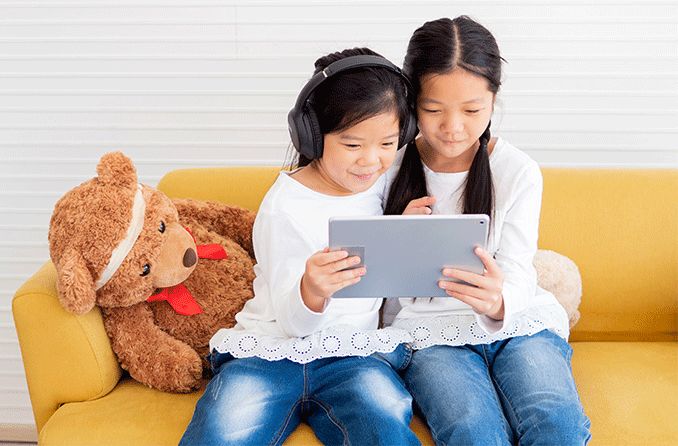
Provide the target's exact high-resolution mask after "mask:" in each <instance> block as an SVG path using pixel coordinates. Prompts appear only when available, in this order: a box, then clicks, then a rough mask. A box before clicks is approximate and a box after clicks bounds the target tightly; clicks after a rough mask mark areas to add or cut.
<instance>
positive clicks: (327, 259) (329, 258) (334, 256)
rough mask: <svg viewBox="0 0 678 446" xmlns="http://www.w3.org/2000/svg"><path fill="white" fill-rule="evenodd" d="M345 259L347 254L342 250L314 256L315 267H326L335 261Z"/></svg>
mask: <svg viewBox="0 0 678 446" xmlns="http://www.w3.org/2000/svg"><path fill="white" fill-rule="evenodd" d="M346 257H348V252H346V251H343V250H339V251H328V252H321V253H319V254H317V256H316V265H318V266H326V265H329V264H330V263H333V262H336V261H337V260H341V259H345V258H346Z"/></svg>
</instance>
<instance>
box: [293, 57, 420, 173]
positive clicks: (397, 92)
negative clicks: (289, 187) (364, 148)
mask: <svg viewBox="0 0 678 446" xmlns="http://www.w3.org/2000/svg"><path fill="white" fill-rule="evenodd" d="M360 55H370V56H379V57H383V56H381V55H380V54H377V53H375V52H374V51H372V50H370V49H369V48H352V49H346V50H344V51H339V52H336V53H331V54H328V55H327V56H324V57H321V58H320V59H318V60H316V61H315V71H314V72H313V74H314V75H315V74H317V73H320V72H321V71H322V70H324V69H325V68H327V67H328V66H329V65H330V64H331V63H333V62H336V61H338V60H341V59H344V58H346V57H350V56H360ZM408 93H409V92H408V91H407V86H406V84H405V81H404V80H403V79H402V78H401V76H399V75H398V74H396V73H395V72H393V71H391V70H389V69H387V68H381V67H359V68H356V69H353V70H348V71H346V72H342V73H338V74H336V75H334V76H331V77H330V78H328V79H327V80H326V81H324V82H323V83H322V84H320V85H319V86H318V87H317V88H316V89H315V90H314V91H313V93H312V94H311V96H310V98H309V102H310V103H311V106H312V107H313V111H314V112H315V114H316V116H317V118H318V123H319V124H320V132H321V133H322V134H323V135H325V134H327V133H336V132H341V131H343V130H346V129H347V128H349V127H352V126H354V125H355V124H358V123H359V122H361V121H364V120H365V119H369V118H372V117H374V116H377V115H379V114H382V113H388V112H394V113H395V114H397V115H398V119H399V127H400V130H401V131H402V128H403V125H405V123H406V122H407V119H408V116H409V113H410V108H409V107H410V106H409V104H408V102H407V101H408ZM409 94H410V95H411V93H409ZM410 97H412V96H410ZM292 150H294V149H292ZM290 158H291V160H290V161H289V162H286V163H285V164H286V165H287V166H288V168H290V169H291V168H294V167H295V166H296V167H302V166H306V165H308V164H310V162H311V161H312V160H310V159H308V158H306V157H305V156H303V155H300V154H298V153H296V150H294V153H293V154H292V155H291V156H288V159H290Z"/></svg>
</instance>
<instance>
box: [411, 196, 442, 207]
mask: <svg viewBox="0 0 678 446" xmlns="http://www.w3.org/2000/svg"><path fill="white" fill-rule="evenodd" d="M435 202H436V197H430V196H426V197H421V198H417V199H414V200H412V201H410V202H409V203H408V205H407V207H410V206H412V207H422V206H433V205H434V204H435Z"/></svg>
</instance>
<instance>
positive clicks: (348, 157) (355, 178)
mask: <svg viewBox="0 0 678 446" xmlns="http://www.w3.org/2000/svg"><path fill="white" fill-rule="evenodd" d="M399 136H400V127H399V122H398V115H397V114H396V113H394V112H387V113H382V114H379V115H376V116H373V117H371V118H367V119H365V120H364V121H361V122H359V123H357V124H355V125H354V126H352V127H349V128H347V129H345V130H343V131H341V132H338V133H327V134H325V135H324V137H323V143H324V149H323V156H322V158H320V159H318V160H316V164H317V167H318V170H319V171H320V174H321V177H322V178H323V181H324V182H326V183H327V185H328V186H329V187H330V188H331V189H332V190H333V191H334V192H336V193H338V194H342V195H349V194H355V193H358V192H363V191H366V190H367V189H369V188H370V187H371V186H372V185H373V184H374V183H375V182H376V181H377V179H378V178H379V177H380V176H381V174H383V173H384V172H385V171H386V170H387V169H388V168H389V167H390V166H391V164H392V163H393V159H394V158H395V154H396V150H397V148H398V137H399Z"/></svg>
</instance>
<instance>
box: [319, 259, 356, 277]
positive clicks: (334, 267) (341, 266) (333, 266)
mask: <svg viewBox="0 0 678 446" xmlns="http://www.w3.org/2000/svg"><path fill="white" fill-rule="evenodd" d="M359 263H360V257H358V256H351V257H346V258H343V259H341V260H337V261H336V262H332V263H328V264H327V265H325V266H324V267H323V269H324V270H325V272H326V273H327V274H334V273H336V272H337V271H342V270H345V269H347V268H350V267H352V266H356V265H357V264H359Z"/></svg>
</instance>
